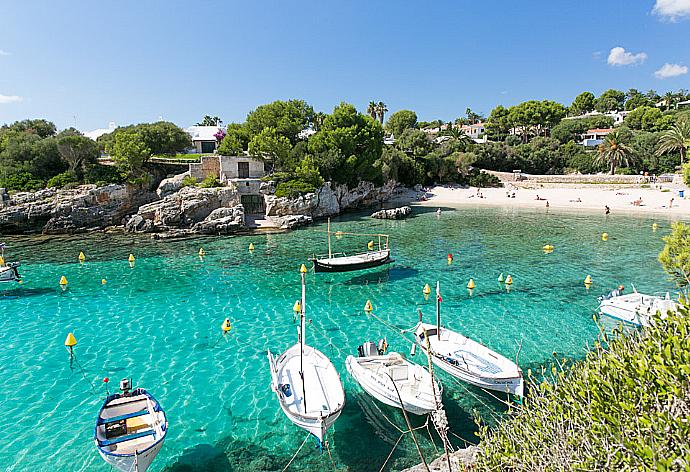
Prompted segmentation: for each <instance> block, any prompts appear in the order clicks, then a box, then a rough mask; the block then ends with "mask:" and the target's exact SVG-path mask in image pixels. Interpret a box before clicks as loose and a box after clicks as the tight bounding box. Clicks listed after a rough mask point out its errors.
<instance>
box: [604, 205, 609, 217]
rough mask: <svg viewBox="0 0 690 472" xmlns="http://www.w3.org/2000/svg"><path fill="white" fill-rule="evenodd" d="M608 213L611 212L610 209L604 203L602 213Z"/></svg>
mask: <svg viewBox="0 0 690 472" xmlns="http://www.w3.org/2000/svg"><path fill="white" fill-rule="evenodd" d="M609 213H611V209H610V208H609V206H608V205H604V214H605V215H608V214H609Z"/></svg>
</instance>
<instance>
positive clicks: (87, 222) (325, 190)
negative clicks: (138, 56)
mask: <svg viewBox="0 0 690 472" xmlns="http://www.w3.org/2000/svg"><path fill="white" fill-rule="evenodd" d="M185 175H186V174H180V175H176V176H174V177H172V178H169V179H165V180H163V181H161V182H160V184H159V185H158V186H157V188H156V190H155V191H153V190H152V189H151V188H148V187H146V186H141V185H139V186H135V185H129V184H122V185H121V184H110V185H105V186H100V187H99V186H96V185H92V184H90V185H81V186H78V187H74V188H70V189H55V188H48V189H44V190H39V191H37V192H20V193H16V194H14V195H12V196H10V195H9V194H8V193H7V192H6V191H5V190H4V189H0V233H4V234H26V233H43V234H73V233H82V232H87V231H101V230H105V229H120V230H123V231H127V232H131V233H150V234H151V235H152V237H154V238H157V239H166V238H175V237H186V236H193V235H229V234H237V233H244V232H247V231H250V230H251V228H250V226H248V222H247V220H248V219H247V217H246V215H245V209H244V207H243V206H242V204H241V195H242V194H243V193H242V191H241V190H240V189H238V188H237V186H236V185H235V184H233V183H231V184H230V185H228V186H224V187H216V188H200V187H194V186H183V185H182V181H183V179H184V177H185ZM260 187H261V188H260V194H261V196H262V197H263V198H264V203H265V208H266V211H265V218H266V219H267V220H270V221H271V223H272V224H273V225H274V227H275V228H280V229H291V228H295V227H298V226H303V225H306V224H310V223H312V222H313V221H314V220H315V219H318V218H324V217H328V216H333V215H337V214H340V213H342V212H344V211H346V210H350V209H356V208H365V207H370V206H375V205H381V204H383V203H384V202H386V201H388V200H389V199H391V198H392V197H393V196H394V195H396V194H398V193H399V192H400V189H399V187H398V185H397V183H396V182H392V181H391V182H388V183H386V184H384V185H383V186H380V187H377V186H375V185H374V184H372V183H370V182H360V183H359V185H357V186H356V187H354V188H352V189H350V188H348V187H347V186H345V185H335V184H333V183H331V182H326V183H325V184H324V185H323V186H322V187H320V188H319V189H317V191H316V192H313V193H308V194H305V195H301V196H299V197H296V198H279V197H276V196H275V195H274V192H275V185H273V184H272V183H271V182H268V183H266V182H262V183H261V186H260Z"/></svg>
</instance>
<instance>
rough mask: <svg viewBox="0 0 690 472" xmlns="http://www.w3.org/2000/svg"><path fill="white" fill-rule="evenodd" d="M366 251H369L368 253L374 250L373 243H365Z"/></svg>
mask: <svg viewBox="0 0 690 472" xmlns="http://www.w3.org/2000/svg"><path fill="white" fill-rule="evenodd" d="M367 249H369V250H370V251H371V250H373V249H374V241H369V242H368V243H367Z"/></svg>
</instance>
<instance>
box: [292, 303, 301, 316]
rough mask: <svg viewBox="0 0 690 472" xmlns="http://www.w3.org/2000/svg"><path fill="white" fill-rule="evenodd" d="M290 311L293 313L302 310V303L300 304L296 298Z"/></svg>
mask: <svg viewBox="0 0 690 472" xmlns="http://www.w3.org/2000/svg"><path fill="white" fill-rule="evenodd" d="M292 311H294V312H295V313H299V312H300V311H302V305H300V303H299V300H297V301H296V302H295V304H294V305H293V306H292Z"/></svg>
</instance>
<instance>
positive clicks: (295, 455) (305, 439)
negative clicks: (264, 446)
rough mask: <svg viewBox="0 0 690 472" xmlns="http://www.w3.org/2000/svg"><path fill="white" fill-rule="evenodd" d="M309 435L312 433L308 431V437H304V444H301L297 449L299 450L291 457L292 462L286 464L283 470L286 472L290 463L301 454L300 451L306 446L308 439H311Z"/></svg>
mask: <svg viewBox="0 0 690 472" xmlns="http://www.w3.org/2000/svg"><path fill="white" fill-rule="evenodd" d="M309 436H311V433H307V437H306V438H304V441H302V445H301V446H300V447H299V448H298V449H297V451H296V452H295V453H294V454H293V455H292V458H291V459H290V462H288V463H287V465H286V466H285V468H284V469H283V471H282V472H285V471H286V470H288V468H289V467H290V464H292V461H294V460H295V457H297V454H299V451H301V450H302V448H303V447H304V445H305V444H307V441H308V440H309Z"/></svg>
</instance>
